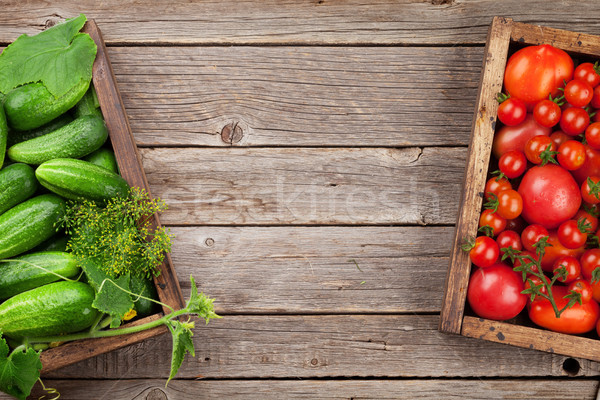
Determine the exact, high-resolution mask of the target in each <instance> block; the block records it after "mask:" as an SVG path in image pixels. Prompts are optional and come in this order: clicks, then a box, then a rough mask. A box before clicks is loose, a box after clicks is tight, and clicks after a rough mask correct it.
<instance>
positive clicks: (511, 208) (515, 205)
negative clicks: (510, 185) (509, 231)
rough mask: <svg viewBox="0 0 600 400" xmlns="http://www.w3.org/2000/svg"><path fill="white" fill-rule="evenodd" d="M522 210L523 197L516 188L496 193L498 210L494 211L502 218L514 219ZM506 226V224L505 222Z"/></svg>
mask: <svg viewBox="0 0 600 400" xmlns="http://www.w3.org/2000/svg"><path fill="white" fill-rule="evenodd" d="M522 210H523V199H521V195H520V194H519V192H517V191H516V190H512V189H509V190H503V191H501V192H500V193H498V210H497V211H496V212H497V213H498V215H500V216H501V217H502V218H504V219H515V218H517V217H518V216H519V215H521V211H522ZM505 228H506V224H505Z"/></svg>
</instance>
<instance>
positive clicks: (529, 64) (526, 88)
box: [504, 44, 573, 110]
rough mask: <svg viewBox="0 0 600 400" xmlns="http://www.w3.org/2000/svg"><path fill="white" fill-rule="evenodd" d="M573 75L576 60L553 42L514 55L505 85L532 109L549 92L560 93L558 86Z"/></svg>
mask: <svg viewBox="0 0 600 400" xmlns="http://www.w3.org/2000/svg"><path fill="white" fill-rule="evenodd" d="M572 77H573V60H572V59H571V57H570V56H569V55H568V54H567V53H565V52H564V51H562V50H560V49H557V48H556V47H553V46H551V45H549V44H543V45H540V46H528V47H525V48H523V49H521V50H519V51H517V52H516V53H515V54H513V55H512V56H511V57H510V58H509V60H508V62H507V63H506V70H505V71H504V87H505V89H506V91H507V92H508V93H509V94H510V95H511V96H512V97H516V98H517V99H520V100H523V101H524V102H525V104H526V105H527V108H528V109H529V110H532V109H533V107H534V106H535V103H537V102H538V101H540V100H544V99H547V98H548V95H549V94H552V96H553V97H554V96H557V95H558V94H559V91H558V88H560V87H561V86H562V85H563V80H566V81H567V82H568V81H570V80H571V78H572Z"/></svg>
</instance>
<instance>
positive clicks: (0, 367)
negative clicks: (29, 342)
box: [0, 336, 42, 400]
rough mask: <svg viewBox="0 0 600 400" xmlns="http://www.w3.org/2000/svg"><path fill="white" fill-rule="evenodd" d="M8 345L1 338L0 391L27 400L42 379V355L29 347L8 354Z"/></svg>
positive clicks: (20, 399) (0, 337)
mask: <svg viewBox="0 0 600 400" xmlns="http://www.w3.org/2000/svg"><path fill="white" fill-rule="evenodd" d="M8 351H9V350H8V345H7V344H6V341H5V340H4V339H3V338H2V336H0V390H1V391H3V392H4V393H8V394H10V395H11V396H15V397H16V398H17V399H19V400H25V399H26V398H27V396H29V394H30V393H31V389H32V388H33V385H35V383H36V382H37V380H38V379H39V378H40V371H41V370H42V362H41V361H40V354H39V353H38V352H37V351H35V350H33V349H32V348H30V347H28V348H27V349H25V350H21V349H16V351H13V352H12V353H11V354H10V355H9V354H8Z"/></svg>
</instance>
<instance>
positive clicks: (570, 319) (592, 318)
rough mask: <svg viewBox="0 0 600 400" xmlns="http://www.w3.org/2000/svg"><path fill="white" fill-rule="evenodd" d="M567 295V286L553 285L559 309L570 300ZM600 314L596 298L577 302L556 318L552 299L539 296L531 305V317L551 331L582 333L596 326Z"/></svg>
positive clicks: (537, 323) (553, 294)
mask: <svg viewBox="0 0 600 400" xmlns="http://www.w3.org/2000/svg"><path fill="white" fill-rule="evenodd" d="M566 295H567V288H566V287H565V286H553V287H552V296H553V297H554V301H555V302H556V306H557V307H558V309H559V310H560V309H562V308H563V307H564V306H565V305H566V304H567V303H568V302H569V300H568V299H565V298H564V296H566ZM599 316H600V307H599V306H598V303H596V302H595V301H594V300H592V301H590V302H588V303H586V304H583V305H580V304H575V305H574V306H573V307H571V308H567V309H566V310H564V311H563V312H562V314H561V315H560V318H556V315H555V314H554V310H553V309H552V305H551V304H550V301H548V300H546V299H543V298H539V297H538V298H537V299H535V300H534V301H533V302H532V303H531V305H530V307H529V318H530V319H531V320H532V321H533V322H534V323H535V324H536V325H539V326H541V327H543V328H546V329H550V330H551V331H555V332H560V333H570V334H580V333H586V332H589V331H591V330H592V329H594V328H595V327H596V322H597V321H598V317H599Z"/></svg>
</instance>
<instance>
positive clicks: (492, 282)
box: [467, 263, 527, 321]
mask: <svg viewBox="0 0 600 400" xmlns="http://www.w3.org/2000/svg"><path fill="white" fill-rule="evenodd" d="M523 288H524V286H523V280H522V279H521V275H520V274H518V273H516V272H514V271H513V270H512V268H510V267H509V266H507V265H505V264H501V263H497V264H494V265H492V266H491V267H488V268H485V269H478V270H476V271H475V272H474V273H473V275H471V278H470V280H469V287H468V289H467V299H468V300H469V305H470V306H471V309H473V311H474V312H475V314H477V315H478V316H480V317H482V318H487V319H493V320H499V321H502V320H506V319H510V318H514V317H516V316H517V315H518V314H519V313H520V312H521V311H522V310H523V308H525V305H526V304H527V296H525V295H524V294H522V293H521V291H523Z"/></svg>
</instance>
